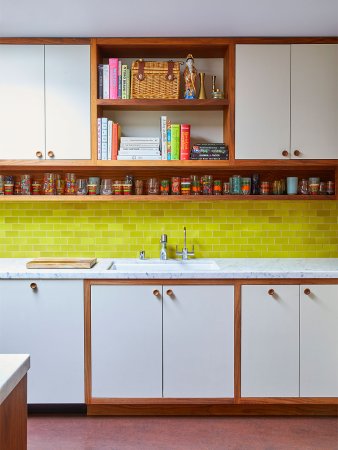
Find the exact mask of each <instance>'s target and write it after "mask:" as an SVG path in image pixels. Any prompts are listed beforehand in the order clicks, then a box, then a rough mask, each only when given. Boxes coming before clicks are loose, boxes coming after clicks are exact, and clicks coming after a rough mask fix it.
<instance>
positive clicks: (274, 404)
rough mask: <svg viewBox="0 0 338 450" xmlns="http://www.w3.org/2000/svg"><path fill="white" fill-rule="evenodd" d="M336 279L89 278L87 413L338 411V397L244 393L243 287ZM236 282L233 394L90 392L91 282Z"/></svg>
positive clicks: (252, 413) (229, 283) (231, 283)
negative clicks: (154, 396) (138, 395)
mask: <svg viewBox="0 0 338 450" xmlns="http://www.w3.org/2000/svg"><path fill="white" fill-rule="evenodd" d="M337 283H338V279H335V278H333V279H332V278H331V279H330V278H322V279H306V278H296V279H295V278H293V279H254V280H253V279H229V280H215V279H196V280H195V279H194V280H167V279H155V280H85V281H84V284H85V289H84V292H85V299H84V301H85V306H84V311H85V399H86V403H87V412H88V414H89V415H154V414H156V415H267V414H269V415H338V398H337V397H330V398H329V397H326V398H318V397H312V398H309V397H290V398H280V397H277V398H274V397H269V398H245V397H241V286H243V285H257V284H259V285H267V286H268V285H270V284H274V285H276V284H277V285H278V284H280V285H282V284H284V285H294V284H297V285H300V284H302V285H304V284H308V285H315V284H337ZM135 284H144V285H159V284H166V285H168V284H172V285H173V286H174V285H196V284H201V285H233V286H234V288H235V290H234V293H235V306H234V355H235V360H234V384H235V390H234V398H220V399H217V398H216V399H208V398H203V399H167V398H158V399H146V398H145V399H130V398H127V399H120V398H118V399H111V398H105V399H101V398H92V396H91V342H90V341H91V323H90V315H91V286H92V285H125V286H128V285H135Z"/></svg>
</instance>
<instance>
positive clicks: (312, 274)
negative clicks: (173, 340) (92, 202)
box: [0, 258, 338, 279]
mask: <svg viewBox="0 0 338 450" xmlns="http://www.w3.org/2000/svg"><path fill="white" fill-rule="evenodd" d="M27 261H29V259H28V258H26V259H25V258H18V259H17V258H3V259H0V279H239V278H247V279H251V278H256V279H263V278H305V279H306V278H338V258H304V259H302V258H247V259H246V258H225V259H204V258H203V259H202V258H201V259H192V260H190V261H189V262H188V263H185V262H184V261H176V262H175V260H169V261H159V260H156V259H146V260H144V261H140V260H137V259H118V258H110V259H98V262H97V264H96V265H95V266H94V267H92V268H91V269H27V268H26V262H27ZM112 264H113V266H112ZM111 266H112V269H110V270H109V268H110V267H111Z"/></svg>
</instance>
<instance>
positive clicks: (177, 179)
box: [171, 177, 181, 195]
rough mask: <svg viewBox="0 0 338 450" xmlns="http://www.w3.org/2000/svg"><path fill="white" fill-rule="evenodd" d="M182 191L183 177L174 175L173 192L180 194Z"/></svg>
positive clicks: (172, 181) (172, 180) (173, 193)
mask: <svg viewBox="0 0 338 450" xmlns="http://www.w3.org/2000/svg"><path fill="white" fill-rule="evenodd" d="M180 193H181V177H172V179H171V194H172V195H180Z"/></svg>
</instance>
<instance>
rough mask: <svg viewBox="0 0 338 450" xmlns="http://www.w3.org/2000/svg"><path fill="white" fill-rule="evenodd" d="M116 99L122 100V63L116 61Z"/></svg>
mask: <svg viewBox="0 0 338 450" xmlns="http://www.w3.org/2000/svg"><path fill="white" fill-rule="evenodd" d="M117 80H118V82H117V98H122V61H121V60H119V61H118V74H117Z"/></svg>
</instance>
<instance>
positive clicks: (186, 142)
mask: <svg viewBox="0 0 338 450" xmlns="http://www.w3.org/2000/svg"><path fill="white" fill-rule="evenodd" d="M180 139H181V141H180V159H181V160H186V159H189V156H190V125H189V124H188V123H182V124H181V137H180Z"/></svg>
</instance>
